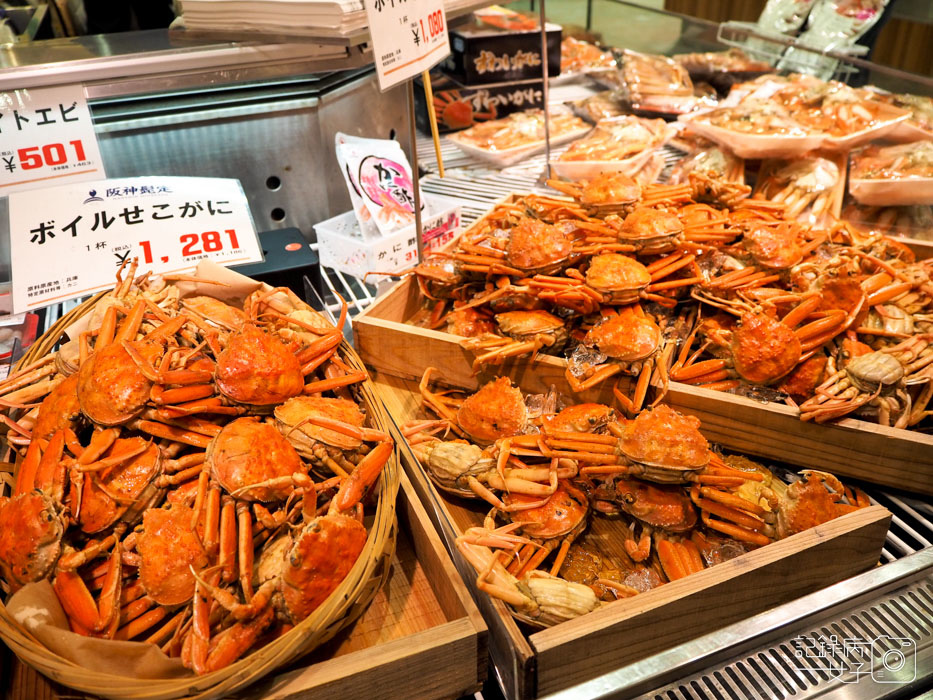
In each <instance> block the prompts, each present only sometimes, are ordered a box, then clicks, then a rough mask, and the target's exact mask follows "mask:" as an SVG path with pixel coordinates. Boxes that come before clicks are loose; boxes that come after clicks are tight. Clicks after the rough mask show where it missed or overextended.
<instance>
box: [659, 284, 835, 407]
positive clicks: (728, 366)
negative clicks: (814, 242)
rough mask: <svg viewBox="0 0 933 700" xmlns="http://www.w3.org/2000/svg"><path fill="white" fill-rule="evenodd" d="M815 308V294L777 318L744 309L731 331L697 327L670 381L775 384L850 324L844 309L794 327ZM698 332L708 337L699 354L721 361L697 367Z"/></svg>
mask: <svg viewBox="0 0 933 700" xmlns="http://www.w3.org/2000/svg"><path fill="white" fill-rule="evenodd" d="M819 305H820V296H819V295H818V294H815V295H810V296H808V297H805V298H804V299H803V301H801V302H800V303H799V304H798V305H797V306H795V307H794V308H793V309H791V310H790V311H789V312H788V313H787V314H785V315H784V316H783V318H780V319H779V318H776V317H775V315H772V313H768V311H766V310H765V309H763V308H761V307H757V306H753V305H751V304H745V305H744V309H745V311H744V313H743V314H742V316H741V319H740V322H739V325H738V327H734V328H730V327H729V325H728V324H724V323H723V322H722V321H721V320H719V319H716V318H711V319H707V320H705V321H702V322H698V323H697V324H696V326H695V327H694V329H693V331H692V332H691V334H690V336H689V337H688V339H687V341H686V342H685V343H684V346H683V348H682V349H681V353H680V356H679V357H678V359H677V361H676V363H675V364H674V366H673V367H672V369H671V371H670V376H671V379H673V380H674V381H679V382H685V383H688V384H699V385H701V386H706V387H708V388H714V389H731V388H735V387H737V386H738V385H739V381H738V380H736V379H734V377H736V376H737V377H739V378H741V379H742V380H745V381H747V382H750V383H752V384H764V385H768V384H773V383H774V382H777V381H778V380H780V379H782V378H783V377H785V376H786V375H787V374H789V373H790V372H791V370H793V369H794V368H795V367H796V366H797V365H798V364H799V363H800V362H802V361H803V360H806V359H807V358H809V357H810V356H812V355H813V353H814V351H815V350H816V349H817V348H819V347H820V346H821V345H822V344H823V343H825V342H827V341H829V340H831V339H832V338H834V337H835V336H836V335H837V334H839V333H841V332H842V331H843V330H844V329H845V327H846V324H847V323H848V320H847V317H846V313H845V312H844V311H842V310H835V311H829V312H826V313H825V314H823V315H822V316H821V317H818V318H817V319H816V320H814V321H811V322H810V323H807V324H805V325H803V326H801V327H799V328H798V327H797V326H798V325H799V324H800V323H802V322H803V321H804V320H806V319H807V318H808V317H809V316H810V315H811V314H812V313H813V312H815V311H816V309H817V308H818V307H819ZM697 333H701V334H702V335H704V336H705V337H706V343H705V344H704V348H702V349H708V350H710V351H711V352H712V353H713V354H716V355H720V358H719V359H713V360H705V361H702V362H696V359H697V355H698V354H699V353H696V354H695V355H693V356H692V357H691V356H690V355H689V353H690V350H691V348H692V345H693V339H694V337H695V336H696V334H697Z"/></svg>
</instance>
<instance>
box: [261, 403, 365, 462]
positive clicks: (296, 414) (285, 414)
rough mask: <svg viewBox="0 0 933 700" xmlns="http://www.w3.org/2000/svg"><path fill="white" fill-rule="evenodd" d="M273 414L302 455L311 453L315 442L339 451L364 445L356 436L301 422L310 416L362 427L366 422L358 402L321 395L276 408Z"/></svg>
mask: <svg viewBox="0 0 933 700" xmlns="http://www.w3.org/2000/svg"><path fill="white" fill-rule="evenodd" d="M273 415H274V416H275V424H276V426H277V427H278V429H279V431H280V432H281V433H282V435H283V436H284V437H285V438H286V439H287V440H288V441H289V442H290V443H291V444H292V445H293V446H294V447H295V449H296V450H298V452H299V453H300V454H306V453H310V452H311V449H312V447H313V446H314V443H316V442H322V443H324V444H325V445H330V446H332V447H336V448H338V449H340V450H355V449H358V448H359V446H360V444H361V442H360V440H357V439H356V438H355V437H352V436H350V435H345V434H343V433H338V432H337V431H336V430H330V429H328V428H321V427H319V426H316V425H313V424H311V423H301V421H302V420H303V419H305V418H307V417H308V416H315V415H316V416H321V417H324V418H332V419H334V420H338V421H340V422H341V423H347V424H348V425H352V426H354V427H357V428H362V427H363V423H364V422H365V420H366V416H365V415H364V414H363V412H362V411H360V408H359V406H357V404H356V402H354V401H349V400H348V399H330V398H324V397H321V396H296V397H294V398H292V399H289V400H288V401H286V402H285V403H283V404H282V405H281V406H276V407H275V410H274V411H273ZM299 424H301V425H299ZM296 426H298V427H296Z"/></svg>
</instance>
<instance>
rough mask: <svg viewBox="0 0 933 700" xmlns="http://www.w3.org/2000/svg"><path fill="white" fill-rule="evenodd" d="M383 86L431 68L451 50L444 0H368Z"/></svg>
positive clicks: (375, 52)
mask: <svg viewBox="0 0 933 700" xmlns="http://www.w3.org/2000/svg"><path fill="white" fill-rule="evenodd" d="M364 2H365V5H366V16H367V18H368V19H369V33H370V35H371V36H372V43H373V57H374V58H375V63H376V75H377V77H378V78H379V87H380V89H382V90H383V91H385V90H388V89H389V88H390V87H394V86H395V85H398V84H399V83H401V82H404V81H406V80H408V79H409V78H411V77H412V76H414V75H418V74H419V73H421V72H423V71H426V70H428V69H429V68H431V67H432V66H433V65H435V64H436V63H437V62H438V61H440V60H442V59H443V58H445V57H446V56H447V54H449V53H450V42H449V41H448V38H447V18H446V16H445V15H444V3H443V0H364Z"/></svg>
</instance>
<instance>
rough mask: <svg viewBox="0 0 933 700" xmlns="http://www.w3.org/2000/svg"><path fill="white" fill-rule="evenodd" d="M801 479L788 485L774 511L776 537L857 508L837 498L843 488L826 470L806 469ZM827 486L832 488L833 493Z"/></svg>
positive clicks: (805, 528) (790, 533) (823, 521)
mask: <svg viewBox="0 0 933 700" xmlns="http://www.w3.org/2000/svg"><path fill="white" fill-rule="evenodd" d="M800 473H801V475H802V476H803V478H802V479H800V480H798V481H795V482H794V483H793V484H791V485H790V486H788V487H787V492H786V493H785V494H784V497H783V498H782V499H781V505H780V507H779V508H778V512H777V523H776V527H777V536H778V539H782V538H784V537H788V536H789V535H793V534H796V533H798V532H803V531H804V530H808V529H810V528H811V527H815V526H817V525H820V524H822V523H825V522H827V521H828V520H832V519H833V518H836V517H838V516H840V515H844V514H845V513H848V512H851V511H853V510H855V509H856V507H855V506H851V505H846V504H844V503H839V502H838V497H839V496H838V494H842V493H844V492H845V488H844V487H843V485H842V482H840V481H839V479H837V478H836V477H835V476H834V475H832V474H829V473H827V472H821V471H816V470H815V469H807V470H805V471H802V472H800ZM827 486H828V487H829V488H832V489H833V491H835V493H836V495H835V496H834V495H833V494H832V493H830V492H829V491H828V490H827Z"/></svg>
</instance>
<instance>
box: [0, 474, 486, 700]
mask: <svg viewBox="0 0 933 700" xmlns="http://www.w3.org/2000/svg"><path fill="white" fill-rule="evenodd" d="M398 499H399V500H398V517H399V523H400V526H401V527H400V531H399V537H398V543H397V548H396V552H395V558H394V559H393V562H392V571H391V574H390V576H389V581H388V583H387V584H386V585H385V587H384V588H383V589H382V590H380V591H379V593H378V594H376V597H375V598H374V599H373V602H372V603H371V604H370V606H369V607H368V608H367V609H366V612H364V613H363V615H362V616H361V617H360V618H359V619H358V620H357V621H356V622H354V623H353V624H352V625H351V626H350V627H348V628H347V629H345V630H343V631H342V632H341V633H340V634H338V635H337V637H335V638H334V639H333V640H332V641H331V642H329V643H328V644H326V645H324V646H322V647H319V648H318V649H316V650H315V651H314V652H313V653H312V654H311V655H309V656H307V657H304V658H303V659H301V660H300V661H298V662H297V663H295V664H294V665H293V666H291V667H289V668H288V669H285V670H283V671H280V672H279V673H277V674H276V675H274V676H270V677H268V678H266V679H264V680H262V681H260V682H259V683H257V684H255V685H252V686H250V687H249V688H247V689H246V690H245V691H244V693H243V696H244V697H250V698H261V699H262V700H289V699H294V700H297V699H298V698H301V700H315V699H318V698H319V699H320V700H324V699H325V698H357V697H366V698H367V699H368V700H370V699H375V698H386V699H387V700H388V699H390V698H401V697H404V698H425V699H428V698H430V699H435V698H452V697H458V696H461V695H467V694H471V693H473V692H475V691H477V690H479V689H480V688H481V687H482V684H483V681H484V680H485V678H486V670H487V667H488V663H487V661H488V657H487V652H486V640H487V630H486V624H485V622H484V621H483V616H482V615H481V614H480V612H479V610H477V608H476V606H475V605H474V603H473V601H472V599H471V598H470V594H469V592H468V591H467V588H466V587H465V586H464V584H463V582H462V581H461V579H460V577H459V576H458V574H457V570H456V569H455V568H454V565H453V563H452V562H451V560H450V557H449V556H448V555H447V552H446V551H445V550H444V545H443V543H442V542H441V540H440V538H439V537H438V534H437V532H436V530H435V527H434V525H432V522H431V520H430V519H429V518H428V515H427V513H426V512H425V510H424V508H423V506H422V505H421V503H420V500H419V497H418V496H417V495H416V493H415V491H414V490H413V487H412V484H411V482H410V481H409V480H408V478H407V477H406V476H405V474H402V483H401V488H400V490H399V494H398ZM7 651H8V650H7V649H6V648H0V656H2V655H3V654H4V653H5V652H7ZM10 656H11V657H12V655H10ZM8 662H9V665H10V668H6V667H4V663H3V661H2V659H0V669H2V670H3V673H2V674H0V679H2V680H3V681H4V682H3V684H2V685H3V686H4V687H3V690H2V692H0V698H3V700H52V699H62V700H64V699H65V698H79V697H83V696H82V695H81V694H79V693H76V692H75V691H73V690H71V689H70V688H65V687H63V686H60V685H56V684H54V683H52V682H50V681H48V680H47V679H46V678H45V677H44V676H41V675H40V674H38V673H37V672H36V671H34V670H33V669H31V668H29V667H28V666H26V665H25V664H23V663H22V662H20V661H19V660H18V659H15V658H12V659H8Z"/></svg>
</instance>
